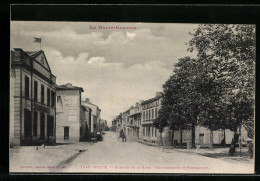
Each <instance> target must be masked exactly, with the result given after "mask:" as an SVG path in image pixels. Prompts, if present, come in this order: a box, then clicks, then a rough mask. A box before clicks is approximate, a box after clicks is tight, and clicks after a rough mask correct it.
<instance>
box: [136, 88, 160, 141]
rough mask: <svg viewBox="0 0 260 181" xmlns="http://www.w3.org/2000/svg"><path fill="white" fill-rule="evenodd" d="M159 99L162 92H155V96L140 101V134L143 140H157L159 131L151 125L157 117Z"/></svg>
mask: <svg viewBox="0 0 260 181" xmlns="http://www.w3.org/2000/svg"><path fill="white" fill-rule="evenodd" d="M161 100H162V94H161V93H160V92H157V93H156V96H155V97H153V98H151V99H148V100H145V101H143V102H142V103H141V108H142V110H141V111H142V119H141V120H142V124H141V125H142V136H143V140H145V141H158V138H157V137H158V136H159V131H158V129H156V128H155V127H154V126H153V121H154V120H155V119H156V118H157V117H158V112H159V109H160V108H161Z"/></svg>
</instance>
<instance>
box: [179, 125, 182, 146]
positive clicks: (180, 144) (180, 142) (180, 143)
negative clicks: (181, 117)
mask: <svg viewBox="0 0 260 181" xmlns="http://www.w3.org/2000/svg"><path fill="white" fill-rule="evenodd" d="M179 147H180V148H182V129H180V141H179Z"/></svg>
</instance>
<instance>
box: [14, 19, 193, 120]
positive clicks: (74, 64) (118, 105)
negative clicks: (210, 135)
mask: <svg viewBox="0 0 260 181" xmlns="http://www.w3.org/2000/svg"><path fill="white" fill-rule="evenodd" d="M104 24H105V26H110V25H111V26H112V25H113V26H116V25H121V26H123V25H124V26H136V29H135V30H129V29H128V30H116V31H115V30H113V31H111V30H91V29H90V28H89V26H90V25H92V26H98V25H102V23H100V22H96V23H94V22H91V23H86V22H11V48H19V47H20V48H22V49H24V50H27V51H33V50H39V48H40V47H39V44H36V43H33V37H41V38H42V45H41V46H42V48H43V50H44V52H45V54H46V57H47V59H48V62H49V64H50V67H51V70H52V73H53V74H54V75H55V76H57V83H58V84H64V83H67V82H70V83H72V84H73V85H76V86H80V87H82V88H83V89H84V93H83V94H82V97H83V98H86V97H88V98H90V99H91V101H92V102H93V103H95V104H97V105H98V106H99V107H100V108H101V109H102V118H104V119H107V120H108V121H110V120H111V119H113V117H114V116H116V115H117V114H119V113H120V112H122V111H125V109H127V108H129V106H131V105H133V104H135V102H136V101H139V100H145V99H149V98H151V97H153V96H154V94H155V92H156V91H160V90H162V85H163V84H164V82H165V81H166V80H167V79H168V78H169V76H170V75H171V74H172V68H173V65H174V63H175V62H177V60H178V58H181V57H184V56H193V54H191V53H189V52H187V51H186V50H187V48H188V47H187V46H186V45H185V43H186V42H187V41H189V39H190V35H189V34H188V32H189V31H191V30H192V28H194V27H196V25H189V24H156V23H125V24H121V23H104Z"/></svg>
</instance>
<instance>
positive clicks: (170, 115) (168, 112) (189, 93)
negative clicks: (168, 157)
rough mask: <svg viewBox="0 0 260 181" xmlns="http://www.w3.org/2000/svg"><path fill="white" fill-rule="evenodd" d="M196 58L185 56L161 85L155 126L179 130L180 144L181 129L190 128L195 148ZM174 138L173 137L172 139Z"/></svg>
mask: <svg viewBox="0 0 260 181" xmlns="http://www.w3.org/2000/svg"><path fill="white" fill-rule="evenodd" d="M196 65H197V60H195V59H191V58H190V57H185V58H181V59H179V62H178V63H177V64H176V65H175V69H174V74H173V75H172V76H171V77H170V78H169V79H168V80H167V81H166V82H165V84H164V85H163V89H164V94H163V99H162V106H161V110H160V111H159V117H158V119H157V120H156V121H155V126H157V127H158V128H160V124H159V123H161V125H164V126H165V125H168V126H170V128H171V129H172V131H173V134H174V130H179V131H180V141H179V143H180V145H182V130H184V129H186V128H188V129H191V130H192V147H193V148H195V126H196V124H197V116H198V114H199V109H198V99H199V97H198V95H197V93H196V91H195V86H194V85H196V81H197V79H196V75H197V71H198V69H197V66H196ZM172 140H174V139H172Z"/></svg>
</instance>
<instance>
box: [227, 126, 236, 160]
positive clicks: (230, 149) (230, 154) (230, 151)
mask: <svg viewBox="0 0 260 181" xmlns="http://www.w3.org/2000/svg"><path fill="white" fill-rule="evenodd" d="M236 143H237V132H236V131H234V136H233V139H232V142H231V145H230V148H229V151H228V155H229V156H233V155H234V154H235V153H236Z"/></svg>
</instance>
